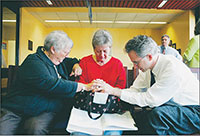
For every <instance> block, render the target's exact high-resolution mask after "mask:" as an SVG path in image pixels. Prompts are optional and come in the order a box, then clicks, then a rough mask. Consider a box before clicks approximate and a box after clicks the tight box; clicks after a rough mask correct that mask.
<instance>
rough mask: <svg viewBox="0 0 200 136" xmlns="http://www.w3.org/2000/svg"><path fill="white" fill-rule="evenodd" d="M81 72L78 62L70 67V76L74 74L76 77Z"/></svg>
mask: <svg viewBox="0 0 200 136" xmlns="http://www.w3.org/2000/svg"><path fill="white" fill-rule="evenodd" d="M81 74H82V69H81V67H80V66H79V64H78V63H76V64H75V65H74V66H73V68H72V72H71V74H70V76H73V75H74V76H75V77H77V76H80V75H81Z"/></svg>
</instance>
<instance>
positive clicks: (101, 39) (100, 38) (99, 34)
mask: <svg viewBox="0 0 200 136" xmlns="http://www.w3.org/2000/svg"><path fill="white" fill-rule="evenodd" d="M104 44H107V45H108V46H110V47H111V46H112V36H111V35H110V33H109V32H108V31H106V30H103V29H101V30H98V31H96V32H95V34H94V36H93V38H92V46H93V48H94V49H95V47H96V46H99V45H104Z"/></svg>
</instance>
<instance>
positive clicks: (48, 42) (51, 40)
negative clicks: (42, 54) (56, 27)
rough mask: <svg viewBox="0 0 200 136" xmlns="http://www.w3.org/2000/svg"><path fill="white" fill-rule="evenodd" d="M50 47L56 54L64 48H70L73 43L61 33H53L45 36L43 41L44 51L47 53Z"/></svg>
mask: <svg viewBox="0 0 200 136" xmlns="http://www.w3.org/2000/svg"><path fill="white" fill-rule="evenodd" d="M51 46H53V47H54V48H55V51H56V52H58V51H60V50H62V49H64V48H66V47H70V48H72V46H73V42H72V40H71V39H70V38H69V37H68V36H67V34H66V33H65V32H63V31H53V32H51V33H50V34H48V35H47V37H46V39H45V41H44V49H45V50H46V51H49V50H50V48H51Z"/></svg>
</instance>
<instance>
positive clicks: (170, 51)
mask: <svg viewBox="0 0 200 136" xmlns="http://www.w3.org/2000/svg"><path fill="white" fill-rule="evenodd" d="M161 42H162V45H161V46H159V50H160V53H161V54H165V55H173V56H175V57H176V58H177V59H179V60H181V61H182V60H183V58H182V56H181V55H180V54H179V52H178V51H177V50H176V49H174V48H172V47H169V43H170V37H169V36H168V35H166V34H165V35H163V36H162V37H161Z"/></svg>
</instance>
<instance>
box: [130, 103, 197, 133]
mask: <svg viewBox="0 0 200 136" xmlns="http://www.w3.org/2000/svg"><path fill="white" fill-rule="evenodd" d="M132 116H133V118H134V120H135V122H136V125H137V127H138V129H139V131H138V133H137V134H143V135H145V134H146V135H147V134H152V135H153V134H154V135H155V134H158V135H177V134H182V135H184V134H197V133H200V105H187V106H180V105H179V104H176V103H174V102H172V101H169V102H167V103H166V104H163V105H162V106H159V107H156V108H153V109H152V110H142V111H139V112H136V111H135V112H134V111H133V112H132Z"/></svg>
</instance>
